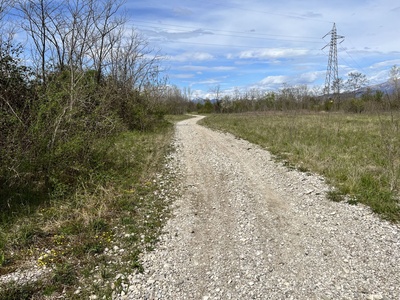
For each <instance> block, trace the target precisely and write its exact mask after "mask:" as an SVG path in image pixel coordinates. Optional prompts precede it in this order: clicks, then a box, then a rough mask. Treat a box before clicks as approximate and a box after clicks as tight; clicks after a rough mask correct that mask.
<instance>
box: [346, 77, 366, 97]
mask: <svg viewBox="0 0 400 300" xmlns="http://www.w3.org/2000/svg"><path fill="white" fill-rule="evenodd" d="M367 84H368V79H367V76H366V75H364V74H362V73H360V72H351V73H349V74H348V78H347V81H346V83H345V87H346V88H347V90H348V91H350V92H352V93H353V94H354V93H355V92H356V91H357V90H359V89H360V88H363V87H365V86H366V85H367Z"/></svg>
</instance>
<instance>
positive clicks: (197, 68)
mask: <svg viewBox="0 0 400 300" xmlns="http://www.w3.org/2000/svg"><path fill="white" fill-rule="evenodd" d="M177 69H178V70H185V71H193V72H205V71H216V72H224V71H232V70H235V69H236V68H235V67H231V66H217V67H208V66H191V65H189V66H182V67H179V68H177Z"/></svg>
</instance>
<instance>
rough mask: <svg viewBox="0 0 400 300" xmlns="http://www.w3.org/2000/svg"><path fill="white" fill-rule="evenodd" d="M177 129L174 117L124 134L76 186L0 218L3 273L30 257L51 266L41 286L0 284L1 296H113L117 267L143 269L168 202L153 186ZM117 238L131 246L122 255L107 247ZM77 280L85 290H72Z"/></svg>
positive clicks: (121, 245)
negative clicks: (153, 128)
mask: <svg viewBox="0 0 400 300" xmlns="http://www.w3.org/2000/svg"><path fill="white" fill-rule="evenodd" d="M172 135H173V127H172V125H171V124H164V126H163V127H162V128H159V129H158V130H157V131H155V132H147V133H140V132H127V133H124V134H121V135H120V136H119V137H118V138H117V139H116V140H115V143H114V146H113V147H112V148H111V149H109V151H108V154H107V155H106V156H105V157H102V158H101V160H100V161H99V163H98V164H97V165H96V167H95V168H94V169H93V170H92V172H91V175H90V176H89V178H85V179H84V180H83V179H82V180H81V184H80V187H79V188H78V189H76V190H75V191H74V192H73V193H66V192H65V191H63V190H62V188H63V187H62V186H61V187H60V190H59V191H57V192H56V193H54V195H52V196H51V197H50V198H49V199H48V201H45V202H42V204H41V205H39V206H37V207H26V208H21V210H20V211H15V212H14V213H15V214H16V215H17V216H16V217H14V218H6V217H2V218H0V220H1V221H2V222H0V233H1V234H0V274H6V273H9V272H12V271H13V270H15V269H16V268H19V267H21V266H22V265H23V264H24V262H26V261H34V262H35V263H36V264H37V265H38V266H39V267H45V266H46V267H49V268H51V270H52V273H51V274H52V275H51V276H50V278H47V279H46V281H44V282H41V283H40V285H37V286H35V288H32V285H27V286H18V285H15V284H11V285H10V284H8V285H7V286H0V299H9V297H14V296H15V295H17V296H15V297H17V298H18V297H25V295H27V296H26V297H27V299H29V298H30V297H35V299H41V298H42V297H45V295H52V296H57V295H58V294H60V293H62V292H63V290H64V293H66V295H67V298H68V299H82V298H86V299H87V298H88V297H89V295H91V294H96V295H98V296H99V297H100V298H101V297H103V296H105V297H106V298H107V299H108V298H109V297H111V284H112V283H114V281H113V280H114V278H115V274H116V273H117V272H118V273H123V272H124V271H127V272H132V270H134V269H137V270H139V271H140V270H141V265H140V263H139V261H138V256H139V254H140V253H141V252H142V251H143V250H145V249H146V248H151V247H152V244H153V243H155V242H156V241H157V237H158V234H159V232H160V230H161V226H162V225H163V222H165V220H166V218H167V216H168V202H167V201H166V200H165V199H163V198H162V197H159V196H156V195H155V194H156V193H155V191H156V190H157V189H159V186H158V182H157V175H158V174H160V172H162V169H163V167H162V164H163V162H164V157H165V155H166V153H167V152H168V151H169V147H170V143H171V139H172ZM99 143H100V145H99V146H101V141H100V142H99ZM25 210H27V211H25ZM115 245H117V246H118V247H119V248H124V249H125V252H124V253H121V254H119V255H118V257H117V258H113V257H112V255H111V256H110V255H109V254H107V253H106V252H105V249H106V248H112V247H114V246H115ZM94 278H98V280H97V281H95V280H94ZM78 280H79V282H80V285H81V286H85V289H84V290H82V291H81V292H80V293H79V294H77V295H74V291H75V290H76V288H77V282H78ZM38 287H39V288H38ZM13 295H14V296H13ZM21 295H22V296H21ZM17 298H15V299H17Z"/></svg>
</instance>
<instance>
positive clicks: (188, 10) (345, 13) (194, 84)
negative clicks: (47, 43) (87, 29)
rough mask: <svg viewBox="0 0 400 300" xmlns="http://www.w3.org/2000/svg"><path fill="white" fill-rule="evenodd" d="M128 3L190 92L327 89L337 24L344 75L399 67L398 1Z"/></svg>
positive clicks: (172, 79) (377, 75)
mask: <svg viewBox="0 0 400 300" xmlns="http://www.w3.org/2000/svg"><path fill="white" fill-rule="evenodd" d="M126 8H127V12H128V14H129V17H130V19H131V22H132V25H133V26H134V27H135V28H136V30H137V31H138V32H140V33H141V34H142V35H143V37H144V38H145V39H147V41H148V42H149V44H150V46H151V47H154V49H156V50H159V53H160V54H161V55H162V56H163V58H164V59H163V63H162V65H163V67H164V68H165V74H166V75H167V76H168V79H169V83H170V84H172V85H176V86H177V87H179V88H181V89H190V91H191V93H192V97H210V98H212V97H214V96H215V92H216V90H219V91H220V93H223V94H224V93H227V94H229V93H233V92H234V91H235V90H236V91H237V90H240V91H245V90H250V89H254V88H255V89H259V90H266V91H274V90H279V89H280V88H282V87H283V86H284V84H286V85H289V86H297V85H307V86H308V87H310V88H315V89H318V88H322V87H323V86H324V84H325V78H326V73H327V66H328V58H329V50H330V47H329V43H330V38H331V35H330V34H329V33H330V32H331V30H332V28H333V24H334V23H335V25H336V29H337V34H338V35H341V36H344V39H343V41H342V39H340V40H339V42H340V41H342V42H341V43H340V44H338V46H337V52H338V54H337V57H338V69H339V77H341V78H343V79H344V80H346V79H347V74H348V73H350V72H360V73H362V74H365V75H366V76H367V78H368V79H369V83H370V84H378V83H382V82H385V81H386V80H387V79H388V76H389V70H390V68H391V67H392V66H393V65H395V64H397V65H400V3H399V1H398V0H372V1H370V0H331V1H321V0H280V1H270V0H264V1H262V0H247V1H243V0H230V1H228V0H201V1H198V0H197V1H193V0H185V1H184V0H169V1H156V0H146V1H139V0H127V1H126ZM327 34H328V35H327ZM325 35H326V36H325ZM324 36H325V38H323V37H324ZM326 45H327V47H325V46H326ZM324 47H325V48H324ZM323 48H324V49H323Z"/></svg>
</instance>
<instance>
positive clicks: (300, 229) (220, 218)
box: [114, 117, 400, 300]
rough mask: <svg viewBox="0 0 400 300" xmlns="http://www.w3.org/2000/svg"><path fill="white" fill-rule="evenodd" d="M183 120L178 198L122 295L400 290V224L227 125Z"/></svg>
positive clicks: (385, 294)
mask: <svg viewBox="0 0 400 300" xmlns="http://www.w3.org/2000/svg"><path fill="white" fill-rule="evenodd" d="M200 118H201V117H196V118H193V119H190V120H186V121H182V122H180V123H178V124H177V132H176V139H175V146H176V148H177V151H176V153H175V154H174V155H175V162H174V163H175V164H177V167H178V168H179V170H180V172H181V174H180V177H181V182H180V187H179V188H180V189H181V191H182V192H181V197H179V199H177V200H176V201H175V203H174V205H173V208H172V210H173V214H174V217H173V218H171V220H169V222H168V223H167V225H166V227H165V228H164V230H165V232H166V233H165V234H164V235H163V236H162V237H161V242H160V243H159V245H158V246H157V248H156V250H155V251H153V252H150V253H147V254H145V255H144V256H143V258H142V260H143V265H144V268H145V272H144V274H132V275H130V276H129V277H128V278H129V282H128V284H127V285H126V289H125V291H122V292H120V293H119V294H118V295H114V296H115V297H114V298H115V299H204V300H205V299H400V228H399V226H395V225H391V224H389V223H388V222H385V221H381V220H379V218H378V217H376V216H375V215H374V214H372V213H371V211H370V210H369V209H368V208H366V207H365V206H362V205H357V206H352V205H349V204H346V203H335V202H331V201H328V200H326V199H325V192H326V191H327V190H329V187H328V186H327V185H326V184H325V183H324V181H323V179H322V178H320V177H317V176H314V175H307V174H305V173H300V172H298V171H295V170H289V169H287V168H285V167H284V166H281V165H279V164H277V163H275V162H274V161H273V160H272V159H271V155H270V154H269V153H268V152H267V151H265V150H263V149H261V148H259V147H257V146H255V145H252V144H250V143H248V142H246V141H244V140H238V139H236V138H235V137H233V136H232V135H230V134H224V133H218V132H214V131H211V130H209V129H207V128H204V127H202V126H199V125H197V124H196V122H197V121H198V120H199V119H200Z"/></svg>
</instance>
